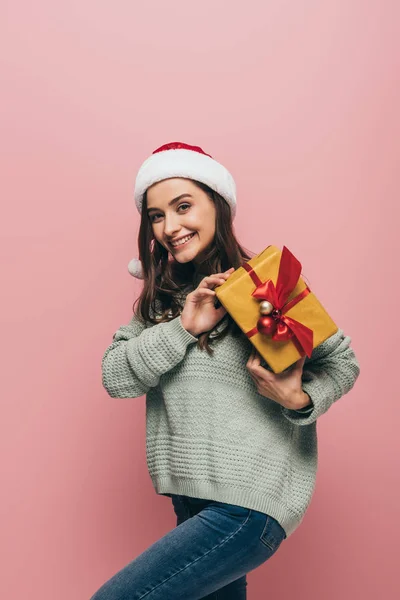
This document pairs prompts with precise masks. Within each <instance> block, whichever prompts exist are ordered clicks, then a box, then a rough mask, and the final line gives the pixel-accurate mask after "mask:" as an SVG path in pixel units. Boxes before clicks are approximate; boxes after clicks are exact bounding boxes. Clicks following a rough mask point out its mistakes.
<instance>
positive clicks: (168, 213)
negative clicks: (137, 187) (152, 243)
mask: <svg viewBox="0 0 400 600" xmlns="http://www.w3.org/2000/svg"><path fill="white" fill-rule="evenodd" d="M147 214H148V216H149V220H150V223H151V227H152V230H153V234H154V237H155V239H156V240H157V241H158V242H159V243H160V244H161V245H162V246H164V247H165V248H166V249H167V250H168V252H170V253H171V254H172V256H173V257H174V259H175V260H176V261H178V262H180V263H186V262H189V261H193V262H194V263H195V264H197V263H198V262H199V261H200V260H201V258H202V256H203V255H204V253H205V251H206V249H207V248H208V247H209V246H210V244H211V243H212V242H213V240H214V235H215V219H216V209H215V205H214V202H213V201H212V200H211V198H209V197H208V195H207V194H206V193H205V192H204V191H203V190H202V189H200V188H199V187H198V186H197V185H196V184H195V183H193V181H191V180H190V179H183V178H180V177H174V178H171V179H165V180H164V181H159V182H158V183H155V184H153V185H152V186H151V187H149V188H148V190H147ZM186 236H190V239H189V240H187V239H186ZM180 238H185V239H184V240H181V241H183V243H181V244H179V245H173V244H172V243H171V242H173V241H174V240H176V241H178V240H179V239H180Z"/></svg>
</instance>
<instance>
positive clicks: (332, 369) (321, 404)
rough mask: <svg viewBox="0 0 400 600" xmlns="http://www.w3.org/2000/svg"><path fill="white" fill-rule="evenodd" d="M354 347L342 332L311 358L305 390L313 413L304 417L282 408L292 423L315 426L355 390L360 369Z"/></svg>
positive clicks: (304, 377)
mask: <svg viewBox="0 0 400 600" xmlns="http://www.w3.org/2000/svg"><path fill="white" fill-rule="evenodd" d="M350 344H351V338H350V337H349V336H346V335H345V334H344V333H343V330H342V329H338V331H337V332H336V333H335V334H333V335H332V336H330V337H329V338H328V339H327V340H325V341H324V342H323V343H322V344H320V345H319V346H317V347H316V348H314V350H313V353H312V355H311V358H310V359H309V360H308V361H307V360H306V361H305V363H304V366H303V374H302V389H303V390H304V391H305V392H307V394H308V395H309V396H310V398H311V400H312V402H313V405H314V407H313V408H312V410H311V411H310V412H304V413H301V412H299V411H296V410H290V409H288V408H285V407H283V406H282V407H281V410H282V413H283V415H284V416H285V417H286V419H288V420H289V421H290V422H291V423H294V424H295V425H309V424H310V423H313V422H314V421H316V420H317V419H318V418H319V417H320V416H321V415H323V414H324V413H325V412H326V411H327V410H328V409H329V407H330V406H331V405H332V404H333V403H334V402H336V400H339V398H341V397H342V396H344V395H345V394H347V392H349V391H350V390H351V388H352V387H353V386H354V384H355V382H356V379H357V377H358V376H359V374H360V365H359V363H358V360H357V358H356V356H355V354H354V351H353V349H352V348H351V347H350Z"/></svg>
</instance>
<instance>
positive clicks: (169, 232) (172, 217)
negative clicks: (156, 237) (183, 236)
mask: <svg viewBox="0 0 400 600" xmlns="http://www.w3.org/2000/svg"><path fill="white" fill-rule="evenodd" d="M180 228H181V226H180V224H179V215H177V214H174V213H172V214H166V215H165V219H164V235H165V237H167V238H171V237H174V236H175V235H176V234H177V232H178V231H179V230H180Z"/></svg>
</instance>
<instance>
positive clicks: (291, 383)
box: [246, 348, 310, 410]
mask: <svg viewBox="0 0 400 600" xmlns="http://www.w3.org/2000/svg"><path fill="white" fill-rule="evenodd" d="M261 358H262V357H261V356H260V354H259V353H258V352H257V350H256V348H253V350H252V352H251V354H250V357H249V359H248V361H247V363H246V367H247V369H248V370H249V373H250V376H251V378H252V379H253V381H254V383H255V384H256V386H257V390H258V393H259V394H261V395H262V396H265V397H266V398H270V399H271V400H274V401H275V402H278V404H281V405H282V406H284V407H285V408H289V409H291V410H299V409H300V408H303V406H306V405H307V404H309V403H310V398H309V396H308V395H307V394H306V393H305V392H304V391H303V390H302V388H301V375H302V372H303V365H304V362H305V360H306V357H305V356H303V357H302V358H300V360H298V361H297V362H296V363H294V365H291V366H290V367H289V368H288V369H286V370H285V371H283V372H282V373H272V372H271V371H268V369H265V368H264V367H262V366H261Z"/></svg>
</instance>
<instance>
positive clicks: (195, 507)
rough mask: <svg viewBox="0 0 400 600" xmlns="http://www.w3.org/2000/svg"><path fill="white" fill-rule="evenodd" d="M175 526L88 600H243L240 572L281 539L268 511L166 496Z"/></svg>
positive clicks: (242, 574)
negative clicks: (171, 505) (175, 519)
mask: <svg viewBox="0 0 400 600" xmlns="http://www.w3.org/2000/svg"><path fill="white" fill-rule="evenodd" d="M171 499H172V503H173V507H174V510H175V514H176V516H177V525H176V527H175V528H174V529H172V530H171V531H169V532H168V533H167V534H166V535H164V536H163V537H162V538H160V539H159V540H157V541H156V542H155V543H154V544H152V545H151V546H149V547H148V548H147V549H146V550H145V551H144V552H142V554H140V555H139V556H138V557H137V558H135V559H134V560H132V561H131V562H130V563H128V564H127V565H126V566H125V567H123V569H121V570H120V571H118V572H117V573H116V574H115V575H114V576H113V577H111V579H109V580H108V581H106V582H105V583H104V584H103V585H102V586H101V588H100V589H99V590H98V591H97V592H96V593H95V594H94V596H92V598H91V600H178V599H181V600H200V599H202V600H244V599H245V598H246V586H247V581H246V573H248V572H249V571H252V570H253V569H255V568H256V567H258V566H259V565H261V564H262V563H264V562H265V561H266V560H268V559H269V558H270V557H271V556H272V555H273V554H274V553H275V552H276V551H277V550H278V548H279V546H280V544H281V543H282V541H283V540H284V539H285V538H286V534H285V530H284V529H283V528H282V527H281V526H280V524H279V523H278V521H276V520H275V519H274V518H272V517H271V516H269V515H266V514H264V513H261V512H258V511H256V510H250V509H249V508H242V507H241V506H236V505H235V504H226V503H224V502H216V501H214V500H203V499H200V498H191V497H189V496H178V495H175V494H173V495H171Z"/></svg>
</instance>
